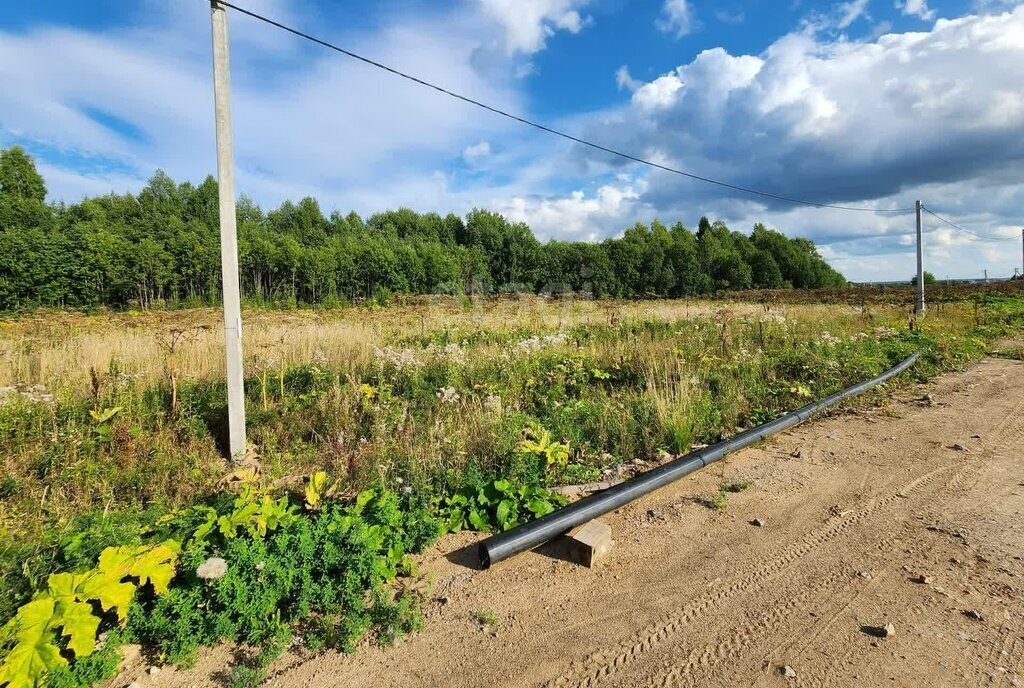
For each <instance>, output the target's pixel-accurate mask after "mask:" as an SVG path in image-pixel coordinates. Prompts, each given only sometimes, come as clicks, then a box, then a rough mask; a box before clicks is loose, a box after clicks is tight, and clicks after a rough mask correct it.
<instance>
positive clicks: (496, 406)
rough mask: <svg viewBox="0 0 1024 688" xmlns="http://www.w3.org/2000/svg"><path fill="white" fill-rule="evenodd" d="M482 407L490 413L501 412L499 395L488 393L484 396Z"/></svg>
mask: <svg viewBox="0 0 1024 688" xmlns="http://www.w3.org/2000/svg"><path fill="white" fill-rule="evenodd" d="M484 408H485V409H487V410H488V411H490V412H491V413H500V412H501V397H500V396H498V395H497V394H489V395H487V396H486V397H484Z"/></svg>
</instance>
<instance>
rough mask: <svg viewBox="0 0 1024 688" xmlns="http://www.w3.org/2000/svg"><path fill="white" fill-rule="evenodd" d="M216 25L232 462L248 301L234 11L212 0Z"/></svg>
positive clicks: (240, 422) (237, 444)
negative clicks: (242, 283)
mask: <svg viewBox="0 0 1024 688" xmlns="http://www.w3.org/2000/svg"><path fill="white" fill-rule="evenodd" d="M210 19H211V22H212V25H213V100H214V112H215V116H216V120H217V184H218V194H219V197H220V263H221V276H222V281H223V291H224V353H225V356H226V363H227V365H226V369H227V376H228V433H229V443H228V444H229V451H230V452H231V460H232V461H236V462H237V461H241V460H242V459H244V458H245V449H246V447H245V389H244V386H243V377H242V304H241V297H240V296H239V284H238V229H237V227H236V226H235V225H236V219H235V171H234V158H233V154H232V147H233V143H232V138H231V74H230V62H229V59H228V13H227V8H226V7H224V5H222V4H220V2H218V1H217V0H210Z"/></svg>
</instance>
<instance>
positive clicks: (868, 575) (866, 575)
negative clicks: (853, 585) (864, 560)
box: [857, 571, 871, 580]
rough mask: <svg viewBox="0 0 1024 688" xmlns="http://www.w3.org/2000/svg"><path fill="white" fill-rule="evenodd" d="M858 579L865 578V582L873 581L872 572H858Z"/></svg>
mask: <svg viewBox="0 0 1024 688" xmlns="http://www.w3.org/2000/svg"><path fill="white" fill-rule="evenodd" d="M857 577H858V578H863V579H864V580H871V572H870V571H858V572H857Z"/></svg>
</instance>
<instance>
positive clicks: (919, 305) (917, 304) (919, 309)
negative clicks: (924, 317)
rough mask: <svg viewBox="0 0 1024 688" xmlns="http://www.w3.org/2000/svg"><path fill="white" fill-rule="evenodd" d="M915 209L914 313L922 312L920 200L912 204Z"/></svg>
mask: <svg viewBox="0 0 1024 688" xmlns="http://www.w3.org/2000/svg"><path fill="white" fill-rule="evenodd" d="M914 207H915V208H916V209H917V299H915V301H914V313H915V314H917V315H921V314H922V313H924V252H923V249H922V247H921V201H917V203H916V204H915V206H914Z"/></svg>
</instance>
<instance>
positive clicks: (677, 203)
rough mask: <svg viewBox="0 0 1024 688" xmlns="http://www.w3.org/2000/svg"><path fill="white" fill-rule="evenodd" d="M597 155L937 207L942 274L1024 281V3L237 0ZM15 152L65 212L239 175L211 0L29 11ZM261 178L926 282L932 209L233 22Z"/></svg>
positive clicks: (14, 122) (577, 122)
mask: <svg viewBox="0 0 1024 688" xmlns="http://www.w3.org/2000/svg"><path fill="white" fill-rule="evenodd" d="M234 2H235V4H238V5H240V6H243V7H246V8H248V9H251V10H253V11H255V12H258V13H261V14H265V15H266V16H269V17H271V18H273V19H275V20H277V21H280V22H282V23H285V24H288V25H290V26H294V27H295V28H298V29H300V30H302V31H304V32H307V33H310V34H313V35H315V36H317V37H320V38H323V39H324V40H327V41H330V42H333V43H336V44H338V45H341V46H343V47H345V48H347V49H350V50H353V51H355V52H358V53H360V54H363V55H365V56H367V57H370V58H372V59H375V60H378V61H380V62H384V63H387V64H389V65H392V66H394V67H397V68H399V69H402V70H404V71H406V72H409V73H411V74H414V75H416V76H418V77H421V78H424V79H427V80H430V81H433V82H436V83H438V84H439V85H442V86H444V87H446V88H449V89H451V90H454V91H457V92H459V93H462V94H464V95H466V96H470V97H472V98H475V99H477V100H480V101H483V102H486V103H488V104H491V105H494V106H495V107H499V108H502V109H505V110H507V111H510V112H513V113H517V114H520V115H522V116H525V117H528V118H531V119H533V120H536V121H539V122H543V123H544V124H546V125H548V126H551V127H554V128H557V129H560V130H564V131H566V132H569V133H571V134H573V135H575V136H578V137H582V138H585V139H587V140H590V141H593V142H595V143H598V144H600V145H603V146H606V147H610V148H614V149H616V150H621V151H624V152H627V153H629V154H631V155H634V156H637V157H642V158H645V159H649V160H653V161H655V162H657V163H659V164H663V165H667V166H670V167H673V168H676V169H681V170H685V171H687V172H691V173H694V174H698V175H701V176H705V177H711V178H714V179H719V180H722V181H725V182H728V183H731V184H735V185H740V186H744V187H749V188H756V189H759V190H763V191H766V192H769V193H772V194H777V195H782V196H787V197H792V198H801V199H805V200H808V201H812V202H816V203H827V204H837V205H848V206H858V207H869V208H884V209H893V208H910V207H913V205H914V201H915V200H917V199H920V200H922V201H923V202H924V204H925V205H926V207H928V208H930V209H931V210H933V211H934V212H936V213H939V214H940V215H942V216H944V217H946V218H947V219H949V220H951V221H953V222H954V223H956V224H959V225H961V226H962V227H964V228H966V229H969V230H971V231H973V232H976V233H979V234H984V235H986V236H988V237H995V238H1001V239H1002V240H1000V241H983V240H980V239H978V238H976V237H974V236H971V235H969V234H966V233H962V232H958V231H955V230H953V229H952V228H950V227H948V226H946V225H943V224H942V223H940V222H939V221H938V220H936V219H935V218H933V217H932V216H930V215H925V262H926V269H928V270H930V271H932V272H933V273H934V274H935V275H936V276H937V277H939V278H940V279H942V278H946V277H952V278H973V277H980V276H981V275H982V274H983V273H984V271H985V270H988V273H989V275H991V276H1009V275H1012V274H1013V272H1014V270H1015V269H1017V270H1019V269H1021V262H1022V256H1021V253H1022V251H1021V248H1022V247H1021V228H1022V227H1024V175H1022V174H1021V170H1024V2H1011V1H1008V0H845V1H842V2H811V1H809V0H726V1H725V2H712V1H710V0H706V1H705V0H649V1H647V0H632V1H630V0H431V1H429V2H428V1H426V0H377V1H376V2H356V1H352V2H343V3H341V2H331V1H329V0H301V1H300V0H234ZM3 15H4V18H3V20H2V22H0V84H2V85H3V86H2V88H0V147H7V146H11V145H21V146H23V147H24V148H25V149H26V150H28V151H29V152H30V153H31V154H32V155H33V156H34V157H35V158H36V160H37V164H38V166H39V169H40V171H41V172H42V174H43V175H44V177H45V179H46V182H47V185H48V188H49V196H48V199H49V200H51V201H66V202H74V201H77V200H80V199H81V198H82V197H83V196H86V195H95V194H105V193H109V192H111V191H114V192H118V193H123V192H126V191H137V190H139V189H140V188H142V187H143V186H144V185H145V184H146V181H147V180H148V179H149V178H150V177H151V176H152V174H153V173H154V171H155V170H157V169H162V170H164V171H165V172H167V173H168V174H169V175H171V177H173V178H174V179H175V180H177V181H185V180H190V181H193V182H198V181H201V180H202V179H203V178H204V177H205V176H206V175H207V174H209V173H211V172H214V171H215V169H216V157H215V152H216V151H215V137H214V129H213V92H212V67H211V47H210V42H211V41H210V18H209V4H208V2H205V1H204V0H133V1H131V2H129V1H128V0H92V1H91V2H88V3H83V2H80V0H51V1H49V2H45V3H44V2H36V3H9V6H8V7H6V8H5V9H4V12H3ZM229 32H230V41H231V70H232V73H231V78H232V92H233V93H232V95H233V120H234V127H235V130H234V136H235V163H236V170H237V172H236V175H237V177H236V184H237V187H238V190H239V193H241V194H245V195H247V196H249V197H251V198H253V199H255V200H256V201H257V202H259V203H260V204H261V205H262V206H263V207H264V208H267V209H269V208H272V207H275V206H277V205H279V204H280V203H281V202H283V201H284V200H286V199H292V200H298V199H300V198H302V197H304V196H314V197H315V198H317V199H318V200H319V201H320V203H321V207H322V208H323V209H324V211H325V212H330V211H332V210H339V211H341V212H343V213H347V212H348V211H349V210H356V211H357V212H359V213H361V214H363V215H368V214H371V213H373V212H375V211H379V210H384V209H389V208H397V207H400V206H407V207H411V208H413V209H416V210H419V211H438V212H442V213H443V212H448V211H453V212H457V213H460V214H462V213H465V212H467V211H468V210H470V209H472V208H474V207H481V208H489V209H493V210H498V211H500V212H502V213H504V214H505V215H506V216H507V217H509V218H510V219H512V220H515V221H525V222H527V223H528V224H529V225H530V226H531V228H533V230H534V232H535V233H536V234H537V235H538V236H539V237H540V238H541V239H543V240H546V239H550V238H556V239H566V240H588V241H598V240H601V239H603V238H605V237H610V236H616V235H619V234H621V233H622V231H623V230H624V229H625V228H626V227H627V226H630V225H632V224H633V223H635V222H637V221H641V222H650V221H651V220H652V219H654V218H659V219H661V220H662V221H663V222H665V223H666V224H670V223H674V222H676V221H682V222H683V224H684V225H686V226H688V227H690V228H695V227H696V224H697V221H698V220H699V218H700V217H701V216H702V215H707V216H708V217H710V218H712V219H722V220H724V221H725V222H726V223H727V224H728V225H729V226H730V227H731V228H732V229H738V230H742V231H745V232H749V231H750V229H751V228H752V226H753V224H754V223H755V222H758V221H760V222H764V223H765V224H767V225H769V226H771V227H776V228H778V229H780V230H781V231H783V232H784V233H786V234H788V235H790V236H802V237H807V238H810V239H813V240H814V241H815V242H817V244H818V246H819V250H820V251H821V253H822V255H823V256H824V257H825V258H826V259H827V260H829V262H830V263H832V265H833V266H835V267H836V268H837V269H839V270H840V271H841V272H843V273H844V274H845V275H846V276H847V277H848V278H850V279H853V280H856V281H871V280H895V279H907V278H909V277H910V275H912V274H913V272H914V269H915V257H914V216H913V213H910V214H883V213H867V212H849V211H841V210H834V209H827V208H814V207H808V206H800V205H794V204H788V203H783V202H777V201H771V200H768V199H765V198H763V197H757V196H751V195H748V194H744V193H741V192H736V191H731V190H728V189H723V188H721V187H716V186H712V185H707V184H703V183H700V182H696V181H694V180H691V179H687V178H684V177H681V176H678V175H674V174H671V173H668V172H664V171H660V170H657V169H653V168H650V167H647V166H644V165H641V164H639V163H635V162H631V161H629V160H624V159H621V158H616V157H614V156H611V155H609V154H607V153H603V152H600V151H597V150H593V149H589V148H587V147H584V146H581V145H579V144H576V143H572V142H570V141H566V140H563V139H559V138H556V137H553V136H551V135H550V134H547V133H544V132H541V131H537V130H534V129H531V128H529V127H525V126H523V125H522V124H519V123H516V122H513V121H511V120H508V119H505V118H502V117H499V116H497V115H495V114H493V113H490V112H487V111H485V110H481V109H479V108H474V107H473V106H470V105H467V104H465V103H463V102H460V101H457V100H454V99H451V98H448V97H446V96H443V95H441V94H439V93H437V92H434V91H431V90H429V89H425V88H423V87H422V86H419V85H416V84H413V83H410V82H408V81H404V80H401V79H398V78H396V77H394V76H393V75H390V74H388V73H386V72H382V71H380V70H377V69H375V68H372V67H369V66H367V65H365V64H362V63H360V62H358V61H355V60H352V59H350V58H348V57H345V56H343V55H341V54H338V53H335V52H332V51H328V50H325V49H324V48H322V47H320V46H317V45H315V44H311V43H308V42H306V41H303V40H301V39H299V38H296V37H294V36H292V35H290V34H288V33H285V32H283V31H281V30H280V29H276V28H274V27H271V26H268V25H265V24H262V23H260V22H258V21H256V20H254V19H252V18H249V17H246V16H244V15H240V14H238V13H236V12H233V11H229Z"/></svg>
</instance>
